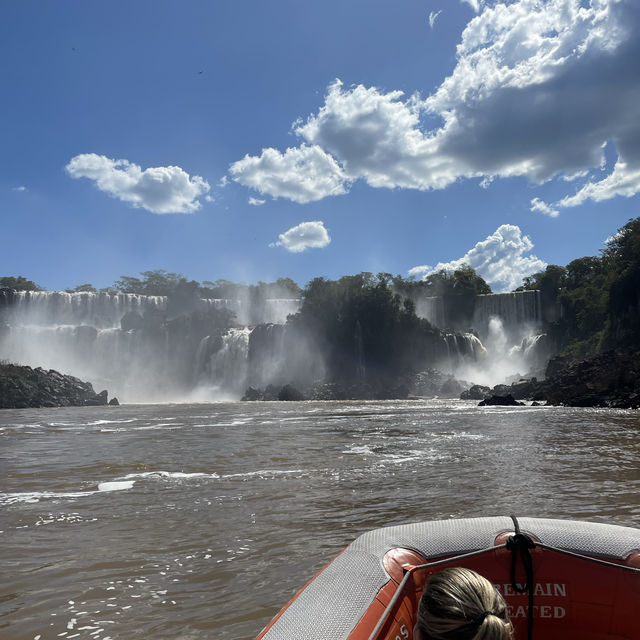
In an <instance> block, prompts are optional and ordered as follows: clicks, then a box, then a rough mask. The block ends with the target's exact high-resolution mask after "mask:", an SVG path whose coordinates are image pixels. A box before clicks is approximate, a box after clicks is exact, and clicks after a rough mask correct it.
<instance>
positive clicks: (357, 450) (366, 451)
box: [342, 444, 374, 455]
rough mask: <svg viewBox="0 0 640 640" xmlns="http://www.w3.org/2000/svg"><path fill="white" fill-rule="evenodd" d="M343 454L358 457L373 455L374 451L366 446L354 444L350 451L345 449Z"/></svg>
mask: <svg viewBox="0 0 640 640" xmlns="http://www.w3.org/2000/svg"><path fill="white" fill-rule="evenodd" d="M342 453H347V454H356V455H373V454H374V451H373V450H372V449H371V447H369V446H367V445H366V444H352V445H350V446H349V448H348V449H344V450H343V451H342Z"/></svg>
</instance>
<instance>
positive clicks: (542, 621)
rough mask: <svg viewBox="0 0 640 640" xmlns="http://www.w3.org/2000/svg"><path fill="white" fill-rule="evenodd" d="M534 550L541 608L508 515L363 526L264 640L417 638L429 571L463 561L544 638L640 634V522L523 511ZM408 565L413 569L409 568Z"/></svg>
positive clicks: (520, 633)
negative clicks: (528, 587) (511, 541)
mask: <svg viewBox="0 0 640 640" xmlns="http://www.w3.org/2000/svg"><path fill="white" fill-rule="evenodd" d="M518 523H519V526H520V531H521V532H522V533H524V534H527V535H528V536H529V537H530V538H531V539H532V540H533V541H534V542H535V543H536V546H535V547H534V548H533V549H531V552H530V553H531V560H532V567H533V581H532V582H533V587H532V591H533V607H532V608H531V607H530V602H531V601H530V600H529V594H528V593H518V591H517V587H518V586H523V585H524V584H525V583H526V582H527V576H526V575H525V571H524V568H523V567H522V565H521V564H517V565H516V567H517V569H516V576H515V584H513V583H512V581H511V564H512V559H513V555H512V553H513V552H512V551H511V550H510V549H509V548H507V545H506V542H507V540H508V538H509V537H510V536H513V535H514V533H515V532H514V528H515V527H514V522H513V520H512V519H511V518H510V517H501V516H498V517H490V518H469V519H460V520H443V521H428V522H421V523H415V524H408V525H402V526H394V527H385V528H382V529H376V530H373V531H370V532H368V533H365V534H363V535H362V536H360V537H359V538H357V539H356V540H354V542H352V543H351V544H350V545H349V546H348V547H347V548H346V549H345V550H344V551H343V552H342V553H341V554H339V555H338V556H337V557H336V558H335V559H334V560H333V561H332V562H331V563H330V564H329V565H327V566H326V567H325V568H324V569H323V570H322V571H321V572H320V573H319V574H318V575H317V576H315V577H314V578H313V579H312V580H311V581H310V582H309V583H308V584H307V585H305V587H304V588H303V589H301V591H300V592H299V593H298V594H297V595H296V596H295V597H294V598H293V599H292V600H291V601H290V602H289V603H288V605H286V606H285V607H284V608H283V609H282V610H281V611H280V613H279V614H278V615H277V616H276V617H275V618H274V620H272V621H271V623H270V624H269V625H268V626H267V627H266V628H265V629H264V630H263V631H262V633H261V634H260V635H259V636H258V638H257V639H256V640H293V639H294V638H295V639H299V638H304V640H373V639H374V638H375V640H412V635H413V625H414V621H415V612H416V609H417V604H418V601H419V598H420V594H421V592H422V588H423V586H424V583H425V581H426V579H427V578H428V577H429V575H431V574H433V573H436V572H438V571H441V570H442V569H443V568H446V567H450V566H464V567H467V568H470V569H473V570H475V571H478V572H479V573H481V574H482V575H484V576H486V577H487V578H488V579H489V580H491V581H492V582H493V583H494V585H496V588H497V589H498V590H499V591H500V592H501V593H502V595H503V596H504V598H505V600H506V602H507V606H508V607H509V612H510V616H511V618H512V621H513V623H514V626H515V629H516V638H526V637H527V625H528V623H529V616H530V613H532V617H533V625H534V629H535V633H534V636H533V637H540V638H545V640H555V639H556V638H557V639H558V640H560V639H562V640H572V639H573V638H575V639H576V640H577V639H578V638H579V639H580V640H605V639H613V638H617V639H624V638H627V639H631V638H640V618H639V617H638V611H637V609H638V605H639V604H640V553H639V551H640V530H638V529H633V528H629V527H620V526H616V525H607V524H598V523H590V522H582V521H571V520H550V519H542V518H519V519H518ZM407 574H408V575H407Z"/></svg>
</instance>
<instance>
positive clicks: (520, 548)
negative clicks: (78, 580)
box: [507, 516, 536, 640]
mask: <svg viewBox="0 0 640 640" xmlns="http://www.w3.org/2000/svg"><path fill="white" fill-rule="evenodd" d="M511 519H512V520H513V527H514V531H515V533H514V535H512V536H509V538H508V540H507V549H509V550H510V551H511V586H512V587H513V588H514V589H515V591H516V592H517V593H527V591H528V592H529V611H528V612H527V638H528V640H532V638H533V592H534V589H535V583H534V581H533V561H532V559H531V549H533V548H534V547H535V546H536V543H535V542H534V541H533V540H532V539H531V537H530V536H528V535H527V534H526V533H521V532H520V525H519V524H518V519H517V518H516V517H515V516H511ZM518 556H520V560H521V562H522V567H523V568H524V572H525V576H526V580H527V581H526V582H525V583H524V585H522V586H521V585H519V584H518V583H517V582H516V565H517V563H518Z"/></svg>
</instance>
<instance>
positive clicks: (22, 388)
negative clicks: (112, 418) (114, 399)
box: [0, 364, 108, 409]
mask: <svg viewBox="0 0 640 640" xmlns="http://www.w3.org/2000/svg"><path fill="white" fill-rule="evenodd" d="M107 397H108V393H107V391H101V392H100V393H96V392H95V391H94V390H93V387H92V386H91V383H89V382H83V381H82V380H79V379H78V378H75V377H74V376H68V375H63V374H62V373H59V372H58V371H54V370H53V369H51V370H49V371H45V370H44V369H42V368H40V367H37V368H36V369H32V368H31V367H25V366H19V365H14V364H2V365H0V409H27V408H38V407H80V406H88V405H90V406H98V405H106V404H107Z"/></svg>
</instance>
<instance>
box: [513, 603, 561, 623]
mask: <svg viewBox="0 0 640 640" xmlns="http://www.w3.org/2000/svg"><path fill="white" fill-rule="evenodd" d="M507 613H508V614H509V617H510V618H526V617H527V615H528V613H529V607H526V606H524V605H518V606H517V607H514V606H512V605H509V604H508V605H507ZM533 615H534V616H537V617H540V618H556V619H558V620H560V619H561V618H564V617H565V616H566V615H567V612H566V610H565V609H564V607H552V606H551V605H549V604H544V605H537V604H534V605H533Z"/></svg>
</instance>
